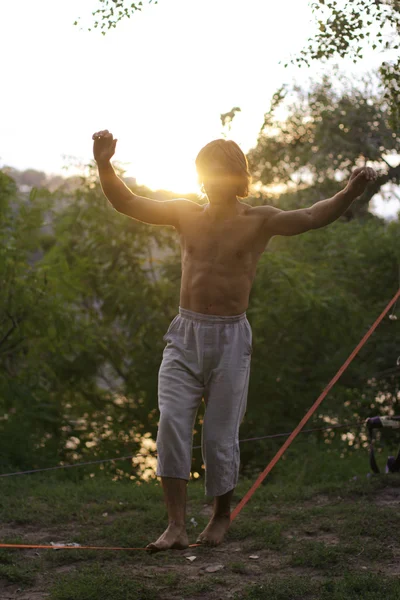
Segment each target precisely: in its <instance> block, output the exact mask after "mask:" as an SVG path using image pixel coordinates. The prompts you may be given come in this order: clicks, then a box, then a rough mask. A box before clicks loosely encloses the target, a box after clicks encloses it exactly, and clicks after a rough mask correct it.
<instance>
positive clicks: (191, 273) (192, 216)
mask: <svg viewBox="0 0 400 600" xmlns="http://www.w3.org/2000/svg"><path fill="white" fill-rule="evenodd" d="M209 208H210V206H209V205H205V206H198V208H197V207H196V209H194V210H192V211H190V212H188V213H185V214H184V215H182V216H181V219H180V225H179V229H178V233H179V236H180V243H181V255H182V280H181V293H180V306H181V307H182V308H186V309H188V310H193V311H196V312H200V313H204V314H212V315H226V316H229V315H237V314H240V313H242V312H245V311H246V310H247V307H248V301H249V295H250V290H251V286H252V284H253V280H254V277H255V273H256V267H257V263H258V260H259V258H260V256H261V254H262V253H263V251H264V250H265V248H266V246H267V244H268V242H269V239H270V238H268V236H267V234H266V233H265V228H263V223H264V218H262V217H261V215H260V213H259V212H257V208H253V207H251V206H249V205H248V204H244V203H242V202H240V210H239V213H238V214H237V215H235V216H233V217H229V218H226V219H220V218H215V217H213V216H211V213H210V210H209Z"/></svg>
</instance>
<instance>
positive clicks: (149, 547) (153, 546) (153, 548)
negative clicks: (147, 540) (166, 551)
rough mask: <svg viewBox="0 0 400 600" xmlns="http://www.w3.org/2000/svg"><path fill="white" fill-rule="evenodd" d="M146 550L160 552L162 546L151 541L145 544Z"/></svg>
mask: <svg viewBox="0 0 400 600" xmlns="http://www.w3.org/2000/svg"><path fill="white" fill-rule="evenodd" d="M146 550H149V552H160V550H162V548H160V546H157V544H155V543H154V542H153V543H152V544H148V545H147V546H146Z"/></svg>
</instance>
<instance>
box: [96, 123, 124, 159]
mask: <svg viewBox="0 0 400 600" xmlns="http://www.w3.org/2000/svg"><path fill="white" fill-rule="evenodd" d="M92 139H93V140H94V143H93V156H94V160H95V161H96V162H97V164H98V165H101V164H106V163H108V162H109V161H110V159H111V157H112V156H113V154H114V152H115V146H116V145H117V141H118V140H115V139H114V138H113V134H112V133H110V132H109V131H108V129H104V130H103V131H97V132H96V133H94V134H93V135H92Z"/></svg>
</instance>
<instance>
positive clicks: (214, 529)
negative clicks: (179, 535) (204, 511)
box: [196, 489, 234, 546]
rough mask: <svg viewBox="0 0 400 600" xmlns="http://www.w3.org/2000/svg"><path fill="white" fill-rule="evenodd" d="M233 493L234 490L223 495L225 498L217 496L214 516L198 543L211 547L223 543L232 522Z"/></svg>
mask: <svg viewBox="0 0 400 600" xmlns="http://www.w3.org/2000/svg"><path fill="white" fill-rule="evenodd" d="M233 492H234V489H232V490H230V491H229V492H227V493H226V494H223V496H215V498H214V512H213V515H212V517H211V519H210V521H209V523H208V525H207V527H206V528H205V530H204V531H203V532H202V533H201V534H200V535H199V537H198V538H197V540H196V541H197V542H202V543H206V544H209V545H210V546H218V544H220V543H221V542H222V540H223V539H224V536H225V533H226V532H227V531H228V529H229V526H230V522H231V499H232V496H233Z"/></svg>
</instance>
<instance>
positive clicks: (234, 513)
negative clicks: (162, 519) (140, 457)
mask: <svg viewBox="0 0 400 600" xmlns="http://www.w3.org/2000/svg"><path fill="white" fill-rule="evenodd" d="M399 297H400V289H399V290H398V291H397V293H396V294H395V296H394V297H393V298H392V300H391V301H390V302H389V304H388V305H387V307H386V308H385V310H384V311H383V312H382V314H381V315H380V316H379V317H378V318H377V319H376V321H375V323H374V324H373V325H372V327H371V328H370V329H369V331H368V332H367V333H366V334H365V336H364V337H363V338H362V340H361V341H360V343H359V344H358V346H357V347H356V348H355V350H353V352H352V353H351V354H350V356H349V357H348V359H347V360H346V361H345V363H344V364H343V365H342V366H341V367H340V369H339V371H338V372H337V373H336V375H335V376H334V377H333V379H332V380H331V381H330V382H329V383H328V385H327V386H326V388H325V389H324V391H323V392H322V394H321V395H320V396H319V398H317V400H316V401H315V402H314V404H313V405H312V407H311V408H310V409H309V411H308V412H307V414H306V415H305V416H304V417H303V418H302V420H301V421H300V423H299V424H298V425H297V427H296V429H294V430H293V431H292V433H291V434H290V436H289V437H288V439H287V440H286V442H285V443H284V444H283V446H282V447H281V448H280V449H279V450H278V452H277V453H276V454H275V456H274V458H273V459H272V460H271V462H270V463H269V465H268V466H267V467H266V468H265V469H264V471H263V472H262V473H261V474H260V475H259V476H258V478H257V480H256V481H255V482H254V484H253V485H252V487H251V488H250V489H249V491H248V492H247V494H246V495H245V496H244V497H243V498H242V500H241V501H240V502H239V504H238V505H237V506H236V508H235V509H234V510H233V511H232V513H231V522H232V521H233V520H234V519H235V518H236V517H237V515H238V514H239V512H240V511H241V510H242V508H243V507H244V506H245V505H246V504H247V502H248V501H249V500H250V498H251V497H252V495H253V494H254V492H255V491H256V489H257V488H258V487H259V486H260V485H261V483H262V482H263V480H264V479H265V478H266V476H267V475H268V473H269V472H270V471H272V469H273V468H274V466H275V465H276V463H277V462H278V460H279V459H280V457H281V456H282V455H283V453H284V452H285V450H286V449H287V448H288V447H289V446H290V444H291V443H292V442H293V440H294V439H295V437H296V436H297V434H298V433H299V432H300V430H301V429H302V427H303V426H304V425H305V424H306V423H307V421H308V420H309V418H310V417H311V416H312V414H313V413H314V412H315V411H316V409H317V408H318V406H319V405H320V404H321V402H322V400H323V399H324V398H325V396H326V395H327V393H328V392H329V390H330V389H331V388H332V387H333V385H334V384H335V383H336V382H337V380H338V379H339V377H341V375H342V374H343V372H344V371H345V370H346V369H347V367H348V366H349V364H350V363H351V361H352V360H353V358H354V357H355V356H356V355H357V354H358V352H359V351H360V349H361V348H362V347H363V345H364V344H365V342H366V341H367V340H368V338H369V337H370V336H371V335H372V333H373V332H374V331H375V329H376V328H377V326H378V325H379V323H380V322H381V321H382V319H383V317H384V316H385V315H386V313H387V312H388V310H389V309H390V308H391V307H392V306H393V304H394V303H395V302H396V301H397V299H398V298H399ZM204 545H205V544H190V545H189V546H188V547H189V548H195V547H197V546H204ZM0 548H48V549H55V548H62V549H63V550H66V549H67V550H147V548H113V547H107V546H34V545H28V544H0Z"/></svg>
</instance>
